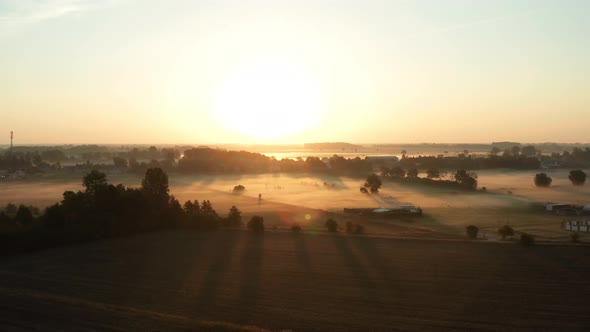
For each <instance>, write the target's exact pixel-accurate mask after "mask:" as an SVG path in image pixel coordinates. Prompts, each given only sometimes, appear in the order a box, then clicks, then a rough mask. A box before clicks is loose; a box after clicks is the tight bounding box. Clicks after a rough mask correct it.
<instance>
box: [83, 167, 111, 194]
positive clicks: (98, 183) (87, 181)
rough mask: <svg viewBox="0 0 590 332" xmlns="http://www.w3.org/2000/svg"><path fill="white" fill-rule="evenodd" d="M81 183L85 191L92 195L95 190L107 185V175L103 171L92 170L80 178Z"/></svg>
mask: <svg viewBox="0 0 590 332" xmlns="http://www.w3.org/2000/svg"><path fill="white" fill-rule="evenodd" d="M82 185H83V186H84V188H85V190H86V193H88V194H90V195H94V194H96V192H97V191H99V190H101V189H102V188H105V187H106V186H107V185H108V182H107V176H106V174H105V173H103V172H100V171H98V170H92V171H90V173H88V174H86V176H84V177H83V178H82Z"/></svg>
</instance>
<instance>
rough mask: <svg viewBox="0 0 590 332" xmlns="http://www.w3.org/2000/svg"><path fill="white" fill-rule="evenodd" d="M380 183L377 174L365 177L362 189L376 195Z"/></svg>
mask: <svg viewBox="0 0 590 332" xmlns="http://www.w3.org/2000/svg"><path fill="white" fill-rule="evenodd" d="M381 185H382V182H381V179H380V178H379V176H378V175H377V174H371V175H369V176H367V180H366V181H365V184H364V187H365V188H368V189H369V190H370V191H371V192H372V193H378V192H379V188H381Z"/></svg>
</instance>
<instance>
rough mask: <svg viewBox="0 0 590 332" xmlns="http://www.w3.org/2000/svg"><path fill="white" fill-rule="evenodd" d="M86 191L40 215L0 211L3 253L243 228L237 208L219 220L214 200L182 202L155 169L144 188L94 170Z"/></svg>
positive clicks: (65, 196)
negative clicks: (178, 231)
mask: <svg viewBox="0 0 590 332" xmlns="http://www.w3.org/2000/svg"><path fill="white" fill-rule="evenodd" d="M82 185H83V190H80V191H77V192H74V191H66V192H64V193H63V199H62V200H61V201H60V202H59V203H56V204H54V205H51V206H49V207H47V208H46V209H45V211H44V212H43V213H41V214H40V215H38V216H35V214H38V211H35V210H34V209H33V208H31V207H26V206H23V205H21V206H20V207H18V208H16V206H15V205H14V204H9V205H7V207H6V208H5V209H3V210H2V211H1V212H0V230H1V232H0V252H1V253H4V254H6V253H13V252H19V251H28V250H35V249H39V248H44V247H51V246H59V245H63V244H67V243H74V242H81V241H88V240H94V239H102V238H110V237H118V236H126V235H130V234H135V233H141V232H149V231H155V230H162V229H175V228H190V229H195V230H211V229H216V228H219V227H241V226H242V216H241V212H240V210H239V209H238V208H237V207H235V206H233V207H232V208H231V209H230V210H229V212H228V214H227V216H223V217H222V216H220V215H219V214H218V213H217V212H216V211H215V209H214V208H213V205H212V204H211V202H210V201H209V200H203V201H201V202H199V201H197V200H192V201H191V200H189V201H186V202H185V203H184V204H182V205H181V203H180V202H179V201H178V200H177V199H176V198H175V197H174V196H173V195H170V193H169V186H168V175H167V174H166V172H164V171H163V170H162V169H161V168H150V169H148V170H147V171H146V173H145V176H144V178H143V180H142V182H141V186H140V187H139V188H135V187H126V186H124V185H122V184H118V185H114V184H110V183H109V182H108V180H107V177H106V175H105V173H102V172H100V171H97V170H93V171H91V172H90V173H88V174H87V175H85V176H84V177H83V179H82Z"/></svg>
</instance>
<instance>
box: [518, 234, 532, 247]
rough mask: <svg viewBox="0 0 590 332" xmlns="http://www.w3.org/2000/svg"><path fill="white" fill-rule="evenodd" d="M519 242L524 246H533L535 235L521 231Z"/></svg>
mask: <svg viewBox="0 0 590 332" xmlns="http://www.w3.org/2000/svg"><path fill="white" fill-rule="evenodd" d="M519 242H520V244H522V245H523V246H525V247H529V246H533V245H535V237H534V236H532V235H531V234H528V233H522V234H520V239H519Z"/></svg>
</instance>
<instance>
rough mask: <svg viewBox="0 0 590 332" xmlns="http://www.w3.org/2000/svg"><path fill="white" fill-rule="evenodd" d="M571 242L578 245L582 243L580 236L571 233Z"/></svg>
mask: <svg viewBox="0 0 590 332" xmlns="http://www.w3.org/2000/svg"><path fill="white" fill-rule="evenodd" d="M570 241H572V242H574V243H577V242H578V241H580V234H578V233H576V232H571V233H570Z"/></svg>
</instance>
